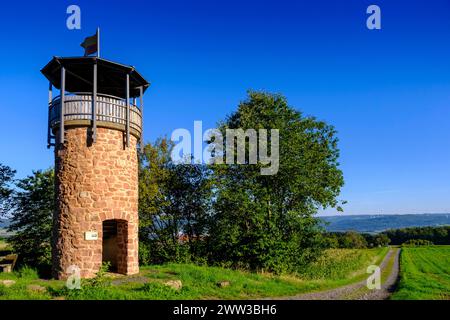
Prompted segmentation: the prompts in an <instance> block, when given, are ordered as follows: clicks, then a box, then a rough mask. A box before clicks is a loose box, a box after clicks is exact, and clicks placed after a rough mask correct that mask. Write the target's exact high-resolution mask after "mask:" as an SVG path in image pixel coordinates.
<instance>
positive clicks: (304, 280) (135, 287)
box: [0, 248, 388, 299]
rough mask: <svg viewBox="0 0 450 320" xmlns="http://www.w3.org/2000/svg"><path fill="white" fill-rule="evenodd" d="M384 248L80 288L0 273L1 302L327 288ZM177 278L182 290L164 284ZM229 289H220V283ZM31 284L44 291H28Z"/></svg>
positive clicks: (255, 294) (160, 268) (181, 269)
mask: <svg viewBox="0 0 450 320" xmlns="http://www.w3.org/2000/svg"><path fill="white" fill-rule="evenodd" d="M387 251H388V248H376V249H330V250H327V251H326V252H325V255H324V256H323V257H322V258H321V259H320V260H319V261H317V262H315V263H314V264H313V265H311V266H309V267H308V268H304V270H302V271H301V273H300V274H298V275H279V276H278V275H273V274H268V273H251V272H246V271H241V270H230V269H225V268H220V267H207V266H198V265H194V264H165V265H157V266H156V265H155V266H144V267H141V272H140V274H139V275H135V276H129V277H124V276H117V275H114V276H112V275H110V274H106V275H103V276H100V277H98V278H97V279H90V280H83V281H82V288H81V289H80V290H68V289H67V288H66V287H65V282H64V281H58V280H44V279H39V277H38V275H37V273H36V272H35V271H34V270H32V269H28V268H24V269H22V270H19V271H16V272H13V273H9V274H7V273H0V281H1V280H5V279H10V280H14V281H16V283H15V284H14V285H12V286H10V287H6V286H2V285H0V299H257V298H262V297H278V296H289V295H296V294H299V293H304V292H311V291H318V290H325V289H330V288H334V287H338V286H341V285H345V284H349V283H352V282H356V281H360V280H362V279H364V278H365V277H366V268H367V265H369V264H372V263H379V262H381V260H382V259H383V257H384V255H385V254H386V253H387ZM170 280H181V282H182V285H183V286H182V288H181V290H176V289H172V288H171V287H169V286H167V285H165V284H164V283H165V282H167V281H170ZM224 281H227V282H229V285H227V286H223V287H220V286H219V285H218V283H220V282H224ZM30 285H37V286H41V287H44V288H45V290H41V291H36V290H30V288H29V286H30Z"/></svg>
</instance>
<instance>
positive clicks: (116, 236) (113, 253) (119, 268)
mask: <svg viewBox="0 0 450 320" xmlns="http://www.w3.org/2000/svg"><path fill="white" fill-rule="evenodd" d="M127 238H128V223H127V221H125V220H118V219H112V220H105V221H103V243H102V247H103V248H102V249H103V250H102V262H103V263H105V262H109V263H110V269H109V271H111V272H118V273H126V268H127Z"/></svg>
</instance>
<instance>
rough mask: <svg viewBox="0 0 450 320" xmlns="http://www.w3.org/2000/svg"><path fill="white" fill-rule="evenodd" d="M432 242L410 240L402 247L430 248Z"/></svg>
mask: <svg viewBox="0 0 450 320" xmlns="http://www.w3.org/2000/svg"><path fill="white" fill-rule="evenodd" d="M432 245H433V242H431V241H429V240H422V239H410V240H408V241H405V242H404V243H403V244H402V246H405V247H419V246H432Z"/></svg>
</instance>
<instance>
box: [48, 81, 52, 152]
mask: <svg viewBox="0 0 450 320" xmlns="http://www.w3.org/2000/svg"><path fill="white" fill-rule="evenodd" d="M52 90H53V85H52V82H51V81H50V82H49V84H48V121H47V149H49V148H50V147H51V144H52V140H51V139H52V129H51V128H50V115H51V114H50V111H51V108H52V101H53V92H52Z"/></svg>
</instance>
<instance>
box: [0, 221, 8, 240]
mask: <svg viewBox="0 0 450 320" xmlns="http://www.w3.org/2000/svg"><path fill="white" fill-rule="evenodd" d="M8 226H9V220H4V219H0V238H6V237H8V236H10V235H11V233H9V232H7V231H6V229H7V228H8Z"/></svg>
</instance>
